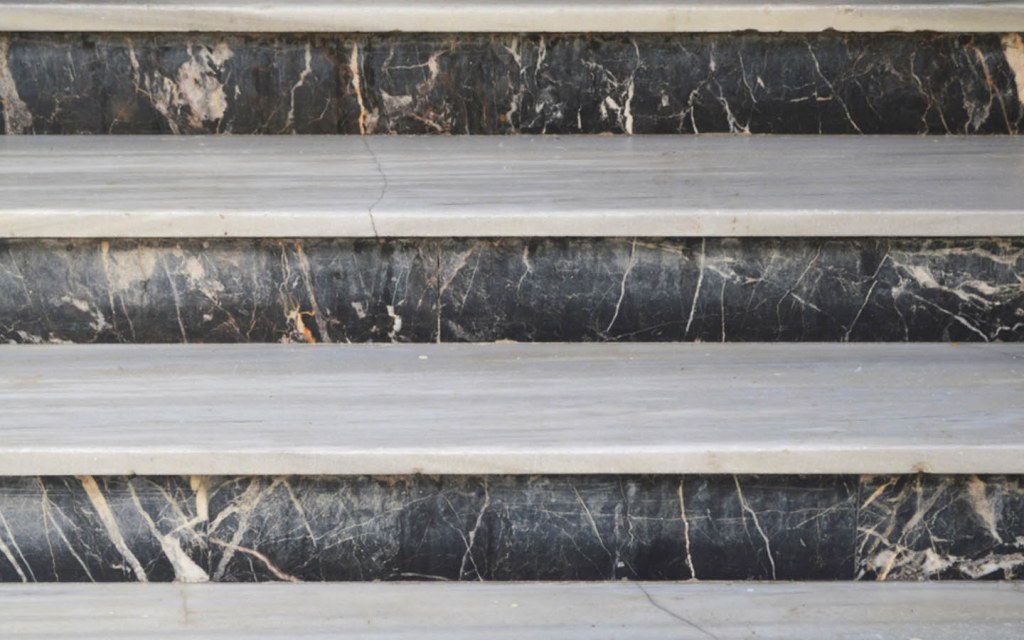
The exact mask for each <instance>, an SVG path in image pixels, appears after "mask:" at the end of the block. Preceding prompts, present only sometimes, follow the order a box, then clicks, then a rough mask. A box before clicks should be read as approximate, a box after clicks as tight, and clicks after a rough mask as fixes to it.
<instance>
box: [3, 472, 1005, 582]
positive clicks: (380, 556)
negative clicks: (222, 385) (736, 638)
mask: <svg viewBox="0 0 1024 640" xmlns="http://www.w3.org/2000/svg"><path fill="white" fill-rule="evenodd" d="M1021 481H1022V477H1021V476H989V477H985V476H982V477H978V476H886V477H861V478H858V477H855V476H803V477H796V476H736V477H734V476H644V477H641V476H540V477H532V478H526V477H517V476H489V477H460V476H445V477H439V478H427V477H423V476H401V477H388V478H369V477H319V478H313V477H290V478H286V477H281V478H269V477H231V478H209V477H193V478H160V477H155V478H140V477H135V478H124V477H99V478H92V477H89V476H86V477H81V478H35V477H23V478H5V479H3V480H0V514H2V516H3V519H2V521H0V541H2V543H3V545H2V546H0V552H2V554H0V580H2V581H19V580H22V579H24V580H27V581H39V582H52V581H90V580H95V581H133V580H139V579H142V578H144V579H146V580H150V581H169V580H175V579H177V580H193V581H195V580H206V579H211V580H214V581H224V582H249V581H273V580H292V579H297V580H303V581H324V580H356V581H367V580H429V579H437V580H471V581H472V580H496V581H502V580H614V579H644V580H668V579H673V580H674V579H689V578H692V577H694V574H696V577H697V578H699V579H702V580H747V579H773V578H777V579H779V580H872V579H875V580H918V579H922V578H929V579H947V578H951V579H995V578H1011V579H1012V578H1015V577H1019V575H1020V572H1021V570H1022V569H1024V549H1022V542H1021V541H1022V540H1024V488H1022V484H1021ZM684 515H685V517H683V516H684Z"/></svg>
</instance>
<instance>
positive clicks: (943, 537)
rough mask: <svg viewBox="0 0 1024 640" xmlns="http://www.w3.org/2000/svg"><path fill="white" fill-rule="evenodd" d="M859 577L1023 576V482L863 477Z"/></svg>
mask: <svg viewBox="0 0 1024 640" xmlns="http://www.w3.org/2000/svg"><path fill="white" fill-rule="evenodd" d="M857 549H858V551H857V558H858V568H857V577H858V579H868V580H871V579H873V580H928V579H954V580H975V579H994V580H1019V579H1021V578H1024V485H1022V483H1021V478H1020V477H1018V476H1008V477H1007V476H980V477H979V476H894V477H874V478H865V479H864V481H863V484H862V487H861V505H860V509H859V515H858V517H857Z"/></svg>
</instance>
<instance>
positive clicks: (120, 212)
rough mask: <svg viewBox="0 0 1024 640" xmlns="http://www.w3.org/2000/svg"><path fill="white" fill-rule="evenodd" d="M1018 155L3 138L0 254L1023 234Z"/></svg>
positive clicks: (615, 141) (921, 145)
mask: <svg viewBox="0 0 1024 640" xmlns="http://www.w3.org/2000/svg"><path fill="white" fill-rule="evenodd" d="M1022 171H1024V139H1018V138H1014V137H1004V138H982V139H979V138H966V137H962V138H954V137H950V138H941V139H935V138H921V137H917V136H915V137H888V136H887V137H865V138H840V137H815V138H808V137H784V136H763V137H728V136H720V137H714V136H712V137H701V138H679V137H672V136H651V137H643V138H607V137H595V136H573V137H531V136H527V137H515V138H500V137H450V138H441V137H421V138H408V139H406V138H392V137H388V138H354V137H330V138H324V137H317V138H294V137H290V138H240V137H225V138H180V137H107V136H98V137H31V138H30V137H11V138H5V139H3V140H0V237H8V238H12V237H53V238H69V237H79V238H81V237H93V238H111V237H218V236H238V237H325V236H326V237H331V236H346V237H374V236H378V237H417V236H419V237H422V236H430V237H466V236H483V237H487V236H491V237H493V236H521V237H537V236H639V235H646V236H873V237H877V236H998V235H1009V236H1012V235H1021V234H1024V181H1022V180H1021V179H1020V176H1021V173H1022Z"/></svg>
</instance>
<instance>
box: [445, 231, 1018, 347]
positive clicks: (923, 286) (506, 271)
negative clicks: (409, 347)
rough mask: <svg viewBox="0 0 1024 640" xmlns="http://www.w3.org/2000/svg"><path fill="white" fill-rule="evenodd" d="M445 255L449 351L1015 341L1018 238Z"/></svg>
mask: <svg viewBox="0 0 1024 640" xmlns="http://www.w3.org/2000/svg"><path fill="white" fill-rule="evenodd" d="M440 255H441V272H440V282H441V288H440V291H441V338H442V340H444V341H451V340H458V341H471V342H479V341H490V340H502V339H507V340H516V341H534V340H536V341H552V340H569V341H573V340H642V341H651V340H673V341H675V340H702V341H723V342H725V341H767V342H772V341H791V340H797V341H828V342H831V341H950V340H953V341H982V340H984V341H990V340H1003V341H1016V340H1020V339H1021V338H1024V242H1022V241H1021V240H1018V239H1002V240H998V239H947V240H943V239H939V240H923V239H909V240H904V239H894V240H887V239H863V240H859V239H851V240H846V239H844V240H827V239H824V240H823V239H796V238H788V239H742V240H741V239H707V240H702V239H672V240H667V239H666V240H656V239H635V240H634V239H602V240H587V241H581V240H559V239H537V240H519V239H500V240H475V241H474V240H466V241H453V242H450V243H448V244H446V245H445V246H444V248H443V249H442V251H441V252H440Z"/></svg>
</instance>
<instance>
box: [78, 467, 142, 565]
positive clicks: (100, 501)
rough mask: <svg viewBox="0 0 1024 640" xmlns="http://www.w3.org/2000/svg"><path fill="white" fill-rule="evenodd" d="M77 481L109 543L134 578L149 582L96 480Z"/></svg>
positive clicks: (80, 478)
mask: <svg viewBox="0 0 1024 640" xmlns="http://www.w3.org/2000/svg"><path fill="white" fill-rule="evenodd" d="M78 481H79V482H81V483H82V488H83V489H85V495H86V496H88V498H89V502H90V503H92V506H93V508H94V509H96V515H98V516H99V518H100V522H101V523H103V527H104V528H105V529H106V530H107V535H109V536H110V540H111V542H113V543H114V546H115V547H116V548H117V550H118V551H120V552H121V555H122V556H123V557H124V559H125V562H127V563H128V565H129V566H130V567H131V568H132V571H134V572H135V578H136V579H137V580H138V581H139V582H149V578H148V577H147V576H146V571H145V569H143V568H142V563H141V562H139V559H138V558H137V557H135V554H134V553H132V550H131V549H130V548H129V547H128V543H127V542H125V540H124V536H123V535H122V534H121V529H120V527H118V526H117V519H116V518H115V517H114V512H113V511H112V510H111V509H110V505H109V504H108V503H107V499H106V497H104V495H103V492H102V491H101V490H100V487H99V485H98V484H96V479H95V478H93V477H92V476H79V478H78Z"/></svg>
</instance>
